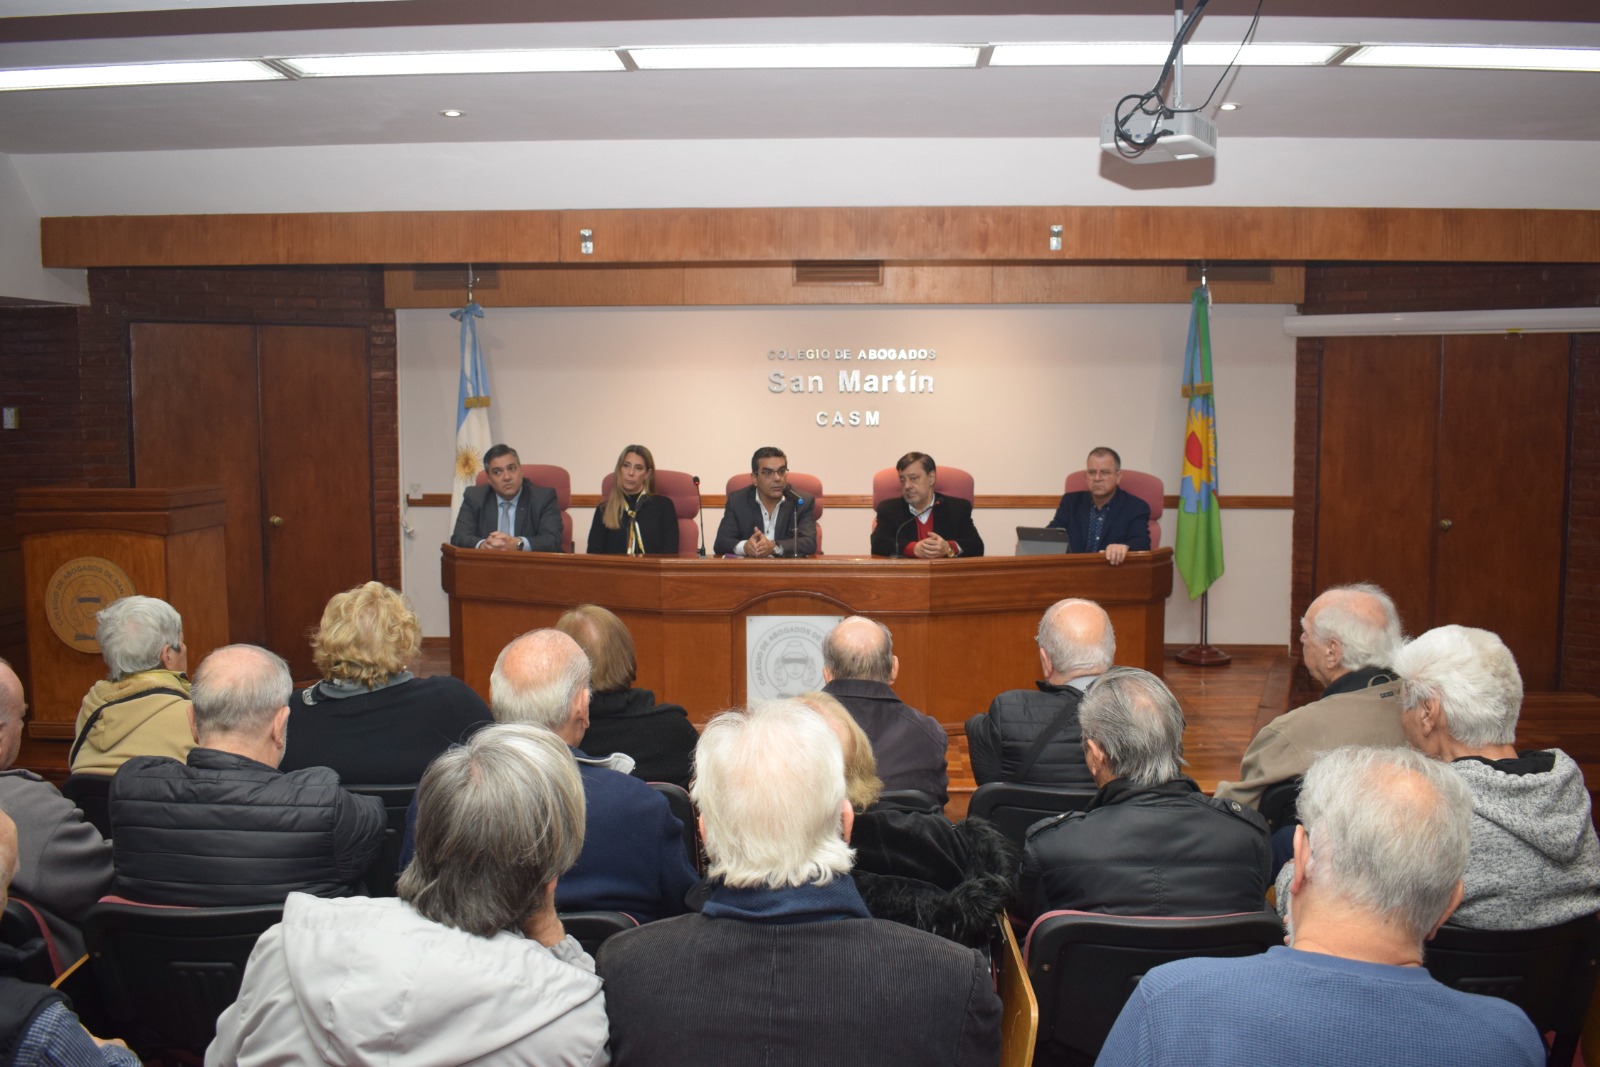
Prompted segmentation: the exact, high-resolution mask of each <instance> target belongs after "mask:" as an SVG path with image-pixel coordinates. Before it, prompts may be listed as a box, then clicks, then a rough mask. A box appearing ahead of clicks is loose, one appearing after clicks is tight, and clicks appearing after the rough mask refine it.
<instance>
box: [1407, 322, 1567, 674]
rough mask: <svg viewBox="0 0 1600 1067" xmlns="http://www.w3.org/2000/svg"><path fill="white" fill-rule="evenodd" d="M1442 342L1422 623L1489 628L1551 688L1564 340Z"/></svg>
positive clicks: (1561, 517) (1563, 438)
mask: <svg viewBox="0 0 1600 1067" xmlns="http://www.w3.org/2000/svg"><path fill="white" fill-rule="evenodd" d="M1443 341H1444V344H1443V366H1444V381H1443V389H1442V391H1441V402H1440V411H1439V453H1438V454H1439V477H1438V500H1437V502H1436V505H1435V513H1436V515H1437V522H1436V526H1435V529H1436V531H1437V532H1436V534H1435V537H1436V542H1435V543H1436V546H1437V547H1436V551H1435V554H1434V572H1433V611H1432V618H1433V619H1435V620H1436V622H1435V625H1440V624H1442V623H1451V622H1453V623H1459V624H1461V625H1462V626H1478V627H1482V628H1483V629H1485V630H1493V631H1494V632H1495V633H1497V634H1499V635H1500V637H1501V639H1502V640H1503V641H1505V643H1506V646H1507V647H1508V648H1510V649H1511V651H1512V652H1513V653H1514V654H1515V655H1516V657H1517V666H1518V668H1519V669H1520V670H1521V672H1522V682H1523V685H1524V686H1525V687H1526V688H1528V689H1554V688H1555V687H1556V680H1557V678H1556V668H1557V663H1558V660H1559V655H1558V651H1559V647H1560V632H1561V631H1560V618H1561V614H1560V605H1561V564H1562V546H1563V544H1564V541H1565V538H1564V537H1563V531H1564V529H1565V525H1566V522H1565V520H1566V481H1567V478H1566V452H1567V377H1568V350H1569V348H1570V341H1569V338H1568V337H1567V336H1566V335H1565V334H1529V335H1523V336H1506V335H1483V336H1477V335H1474V336H1461V337H1446V338H1444V339H1443Z"/></svg>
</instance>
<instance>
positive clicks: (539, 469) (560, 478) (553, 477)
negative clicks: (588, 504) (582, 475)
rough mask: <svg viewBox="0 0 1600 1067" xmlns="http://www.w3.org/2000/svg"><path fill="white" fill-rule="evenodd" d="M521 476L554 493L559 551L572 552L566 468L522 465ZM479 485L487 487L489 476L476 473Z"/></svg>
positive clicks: (569, 477) (570, 494)
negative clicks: (558, 514) (558, 520)
mask: <svg viewBox="0 0 1600 1067" xmlns="http://www.w3.org/2000/svg"><path fill="white" fill-rule="evenodd" d="M522 476H523V477H524V478H526V479H527V480H528V481H530V482H532V483H533V484H534V485H537V486H539V487H540V488H542V489H554V490H555V491H556V507H558V508H560V509H561V551H563V552H571V551H572V512H571V510H570V509H571V507H572V475H570V474H568V473H567V468H565V467H557V466H555V465H554V464H552V463H524V464H523V465H522ZM477 484H479V485H488V484H489V476H488V475H487V474H485V473H484V472H483V471H479V472H478V483H477Z"/></svg>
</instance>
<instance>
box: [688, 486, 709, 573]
mask: <svg viewBox="0 0 1600 1067" xmlns="http://www.w3.org/2000/svg"><path fill="white" fill-rule="evenodd" d="M689 479H690V480H691V481H692V482H694V518H695V521H696V522H697V523H699V524H700V555H701V556H704V555H705V554H706V508H705V504H704V503H702V502H701V500H700V476H699V475H698V474H691V475H689Z"/></svg>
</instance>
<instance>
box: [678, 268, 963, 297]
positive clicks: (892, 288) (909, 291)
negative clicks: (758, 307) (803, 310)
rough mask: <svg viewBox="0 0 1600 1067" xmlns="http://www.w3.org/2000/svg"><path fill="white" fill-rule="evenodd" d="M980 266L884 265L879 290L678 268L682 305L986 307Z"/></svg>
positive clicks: (744, 271) (755, 271)
mask: <svg viewBox="0 0 1600 1067" xmlns="http://www.w3.org/2000/svg"><path fill="white" fill-rule="evenodd" d="M991 276H992V272H991V270H990V268H989V267H988V266H987V265H986V264H977V265H958V264H948V263H946V264H940V263H911V264H899V263H887V264H884V267H883V284H882V285H796V284H795V283H794V267H793V266H792V265H791V264H788V263H780V264H777V265H767V264H756V265H740V266H727V267H721V266H717V267H686V268H684V285H683V296H684V301H683V302H684V303H685V304H690V305H696V306H716V305H751V304H791V305H792V304H800V305H805V304H987V303H990V302H991V300H992V299H993V285H992V283H991V281H990V279H991Z"/></svg>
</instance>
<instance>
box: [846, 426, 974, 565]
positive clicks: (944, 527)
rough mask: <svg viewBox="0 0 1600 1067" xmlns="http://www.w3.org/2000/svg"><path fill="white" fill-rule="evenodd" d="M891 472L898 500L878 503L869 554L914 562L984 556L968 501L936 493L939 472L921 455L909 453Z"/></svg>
mask: <svg viewBox="0 0 1600 1067" xmlns="http://www.w3.org/2000/svg"><path fill="white" fill-rule="evenodd" d="M894 469H895V470H896V471H897V472H899V475H900V496H899V497H898V498H890V499H888V500H885V501H884V502H883V503H881V504H879V505H878V507H877V513H876V515H875V516H874V519H873V527H872V554H873V555H874V556H904V557H910V558H912V559H950V558H953V557H955V556H981V555H983V538H982V537H980V536H979V535H978V528H977V527H976V526H974V525H973V524H972V501H970V500H963V499H961V498H960V497H958V496H945V495H944V494H943V493H938V492H935V491H934V488H933V485H934V482H935V481H937V480H938V476H939V468H938V467H937V466H936V465H935V464H934V462H933V457H932V456H930V455H927V454H926V453H923V452H907V453H906V454H905V455H903V456H901V457H900V460H899V462H897V463H896V464H895V465H894Z"/></svg>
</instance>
